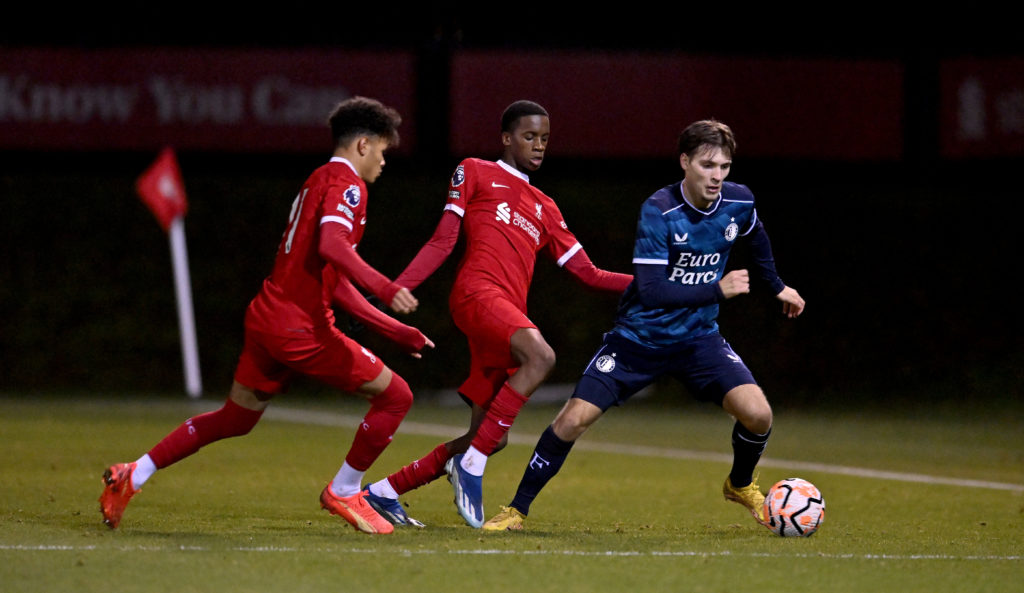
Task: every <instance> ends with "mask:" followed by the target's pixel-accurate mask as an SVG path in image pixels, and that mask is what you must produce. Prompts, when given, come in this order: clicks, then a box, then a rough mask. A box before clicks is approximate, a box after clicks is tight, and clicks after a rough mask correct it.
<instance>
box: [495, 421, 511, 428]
mask: <svg viewBox="0 0 1024 593" xmlns="http://www.w3.org/2000/svg"><path fill="white" fill-rule="evenodd" d="M498 426H500V427H502V428H511V427H512V425H511V424H508V423H507V422H504V421H502V420H498Z"/></svg>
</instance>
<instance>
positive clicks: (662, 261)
mask: <svg viewBox="0 0 1024 593" xmlns="http://www.w3.org/2000/svg"><path fill="white" fill-rule="evenodd" d="M633 263H634V264H661V265H663V266H667V265H668V260H667V259H648V258H646V257H634V258H633Z"/></svg>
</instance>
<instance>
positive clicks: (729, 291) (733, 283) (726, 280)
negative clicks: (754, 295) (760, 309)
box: [718, 270, 750, 299]
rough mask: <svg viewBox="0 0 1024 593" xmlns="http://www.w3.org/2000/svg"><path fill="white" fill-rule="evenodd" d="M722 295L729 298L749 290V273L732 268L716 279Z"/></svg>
mask: <svg viewBox="0 0 1024 593" xmlns="http://www.w3.org/2000/svg"><path fill="white" fill-rule="evenodd" d="M718 288H719V289H720V290H721V291H722V296H723V297H725V298H727V299H731V298H732V297H734V296H737V295H741V294H746V293H748V292H750V273H749V272H747V271H746V270H733V271H731V272H729V273H728V274H726V275H725V276H722V279H721V280H719V281H718Z"/></svg>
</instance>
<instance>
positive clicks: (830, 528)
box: [0, 394, 1024, 593]
mask: <svg viewBox="0 0 1024 593" xmlns="http://www.w3.org/2000/svg"><path fill="white" fill-rule="evenodd" d="M634 404H635V405H634ZM219 405H220V401H219V398H212V399H205V400H201V401H198V402H193V401H189V400H187V399H186V398H185V397H184V396H181V397H180V398H177V397H175V398H172V397H167V396H152V397H139V396H132V397H120V398H115V397H105V398H99V397H97V396H94V395H87V396H80V397H73V396H70V395H68V396H61V397H58V396H34V395H27V394H5V395H0V442H2V447H3V462H2V463H0V479H2V487H0V590H2V591H5V592H8V591H10V592H15V591H17V592H36V591H75V592H91V591H117V592H118V593H124V592H130V591H146V592H159V591H173V592H176V593H181V592H188V591H218V592H220V591H224V592H229V591H231V592H233V591H289V592H293V591H316V592H318V593H322V592H324V591H364V592H365V591H370V592H376V591H387V592H403V591H416V592H421V593H431V592H434V591H438V592H446V593H451V592H458V591H474V592H476V591H481V592H488V591H529V592H531V593H535V592H540V591H558V592H563V591H564V592H572V591H587V592H593V591H738V590H741V589H743V590H780V589H783V590H794V591H856V592H862V591H898V592H900V593H912V592H916V591H922V592H936V591H958V592H959V591H986V592H993V591H994V592H998V591H1019V590H1020V587H1021V583H1022V582H1024V424H1022V422H1021V416H1020V414H1019V413H1017V412H1010V413H1006V411H1005V410H1003V411H1000V412H999V413H992V414H984V413H973V414H962V413H959V412H957V411H956V410H946V411H942V410H931V411H929V412H927V413H922V412H918V411H914V410H911V409H908V410H906V411H894V410H892V409H886V410H864V411H858V412H855V413H854V412H849V411H846V412H843V411H828V410H807V409H804V410H799V411H786V410H782V411H780V410H777V414H776V427H775V432H774V434H773V437H772V441H771V442H770V444H769V448H768V451H767V454H766V457H765V459H764V460H763V463H762V465H761V467H760V468H759V471H760V475H761V484H762V486H763V487H764V488H765V489H767V487H768V486H770V485H771V484H772V483H773V482H775V481H776V480H779V479H782V478H786V477H791V476H798V477H802V478H805V479H808V480H810V481H812V482H814V483H815V484H816V485H817V486H818V487H819V488H820V489H821V491H822V493H823V494H824V496H825V499H826V503H827V515H826V520H825V523H824V525H823V526H822V528H821V530H820V531H819V532H818V533H817V534H815V535H814V536H813V537H810V538H804V539H789V538H786V539H784V538H779V537H777V536H775V535H773V534H771V533H770V532H769V531H767V530H766V529H764V528H763V527H760V526H758V525H757V524H756V523H754V522H753V521H752V520H751V519H750V518H749V516H747V515H746V513H745V511H744V510H743V509H742V508H741V507H740V506H738V505H736V504H732V503H726V502H725V501H723V500H722V495H721V485H722V481H723V480H724V478H725V475H726V473H727V471H728V467H729V463H728V452H729V444H728V438H729V428H730V425H731V421H730V420H729V419H728V417H726V416H725V415H724V414H722V413H721V411H719V410H717V409H715V408H713V407H710V406H701V405H699V404H692V405H690V404H666V403H664V402H645V401H638V402H635V403H631V404H630V405H628V406H625V407H623V408H621V409H613V410H612V411H610V412H609V413H608V414H607V415H606V416H605V418H603V419H602V420H601V421H600V422H599V423H598V424H597V425H596V426H595V427H594V428H593V429H592V430H591V431H590V432H589V433H588V434H586V435H584V437H583V438H582V439H581V440H580V442H579V443H578V445H577V447H576V449H574V451H573V453H572V455H571V456H570V457H569V460H568V461H567V462H566V465H565V467H564V468H563V470H562V472H561V474H559V475H558V476H557V477H556V478H555V479H554V480H553V481H552V482H551V484H550V485H549V486H548V488H547V489H546V490H545V491H544V492H543V493H542V494H541V496H540V497H539V498H538V500H537V501H536V503H535V504H534V506H533V509H532V512H531V515H530V517H529V519H528V520H527V524H526V526H527V530H526V531H524V532H521V533H498V534H492V533H484V532H481V531H478V530H473V529H470V528H469V527H467V526H466V525H465V524H464V523H463V522H462V520H461V519H460V518H459V516H458V515H457V514H456V512H455V510H454V506H453V505H452V503H451V496H452V495H451V489H450V486H449V485H448V483H447V481H445V480H443V479H442V480H439V481H437V482H435V483H433V484H430V485H429V486H426V487H424V488H421V489H419V490H417V491H414V492H411V493H409V494H407V495H406V496H405V497H403V500H405V501H406V502H407V504H408V511H409V513H410V514H411V515H412V516H414V517H416V518H418V519H420V520H422V521H424V522H425V523H426V524H427V525H428V527H427V528H426V529H423V530H411V529H401V530H397V531H396V533H395V534H393V535H391V536H366V535H364V534H360V533H357V532H355V531H354V530H352V529H351V528H350V527H349V526H348V525H347V524H345V523H343V522H342V521H340V520H339V519H338V518H337V517H332V516H330V515H328V514H327V513H326V512H325V511H322V510H320V508H319V503H318V500H317V497H318V495H319V493H320V490H321V488H323V486H324V484H325V483H326V482H327V481H328V480H329V479H330V478H331V477H332V476H333V475H334V472H335V471H336V470H337V467H338V466H339V464H340V463H341V461H342V457H343V455H344V452H345V451H346V450H347V448H348V446H349V444H350V442H351V439H352V434H353V427H354V426H355V421H356V419H357V418H358V417H359V416H361V414H362V412H363V411H365V404H362V403H361V402H359V401H358V400H354V399H348V398H339V397H336V396H333V395H322V396H319V395H318V396H316V397H313V396H311V395H310V394H307V395H304V396H300V395H296V396H287V395H286V396H283V397H282V398H280V400H279V401H277V402H275V404H274V405H272V406H271V409H270V411H268V414H267V416H266V417H265V418H264V420H263V421H262V422H261V423H260V425H259V426H257V427H256V429H255V430H254V431H253V432H252V433H251V434H250V435H248V436H246V437H243V438H239V439H233V440H227V441H222V442H219V443H215V444H213V445H210V446H209V447H207V448H205V449H204V450H202V451H201V452H200V453H199V454H197V455H195V456H193V457H191V458H189V459H186V460H184V461H182V462H181V463H179V464H177V465H175V466H172V467H170V468H168V469H166V470H164V471H161V472H159V473H157V475H156V476H154V478H153V479H152V480H150V482H149V483H148V484H147V485H146V486H145V488H144V489H143V491H142V492H141V493H140V494H138V495H137V496H136V497H135V498H134V499H133V501H132V503H131V505H129V507H128V510H127V511H126V513H125V516H124V519H123V520H122V523H121V527H120V528H119V529H118V530H116V531H111V530H109V529H107V528H106V527H105V526H104V525H103V524H102V522H101V518H100V514H99V510H98V503H97V500H96V499H97V497H98V496H99V493H100V491H101V485H100V475H101V474H102V472H103V469H104V468H105V467H106V466H107V465H109V464H111V463H114V462H119V461H131V460H134V459H135V458H136V457H138V456H139V455H140V454H141V453H143V452H145V451H146V450H147V449H148V448H149V447H151V446H152V445H153V444H155V443H156V441H157V440H159V439H160V438H161V437H163V435H164V434H166V433H167V432H168V431H170V430H171V429H172V428H174V427H175V426H177V425H178V424H180V423H181V422H182V421H183V420H184V419H185V418H187V417H189V416H191V415H193V414H195V413H196V412H198V411H204V410H208V409H212V408H214V407H217V406H219ZM557 409H558V408H557V405H551V404H540V403H536V404H534V403H531V404H529V405H527V406H526V408H525V409H524V411H523V413H522V415H521V416H520V419H519V420H518V421H517V423H516V426H515V427H514V428H513V431H512V437H513V438H512V443H511V444H510V445H509V447H508V448H507V449H506V450H505V451H503V452H501V453H500V454H498V455H496V456H494V457H493V458H492V459H491V461H490V462H489V464H488V468H487V474H486V477H485V480H484V497H485V498H484V502H485V509H486V514H487V515H488V516H490V515H491V514H493V513H494V512H496V511H497V510H498V505H500V504H507V503H508V501H509V500H510V499H511V496H512V494H513V491H514V489H515V486H516V483H517V482H518V480H519V477H520V475H521V474H522V468H523V465H524V463H525V462H526V458H527V456H528V455H529V453H530V451H531V450H532V445H533V443H534V442H535V441H536V438H537V436H538V435H539V434H540V431H541V430H542V429H543V427H544V426H546V425H547V423H548V422H549V421H550V420H551V419H552V418H553V416H554V414H555V413H556V412H557ZM467 419H468V412H467V411H466V410H465V409H463V408H461V407H445V406H441V405H435V404H431V403H421V404H417V405H414V406H413V410H412V412H411V413H410V415H409V417H408V418H407V420H406V422H405V423H404V424H403V425H402V428H401V429H400V430H399V433H398V434H397V435H396V437H395V439H394V442H393V443H392V445H391V446H390V447H389V448H388V450H387V451H386V452H385V453H384V455H383V456H382V457H381V459H380V460H378V462H377V463H376V464H375V465H374V467H373V468H371V469H370V471H369V473H368V476H367V477H368V478H369V479H372V480H376V479H378V478H380V477H383V476H384V475H386V474H387V473H389V472H390V471H393V470H395V469H397V468H398V467H400V466H401V465H404V464H406V463H408V462H409V461H410V460H412V459H414V458H417V457H419V456H420V455H422V454H424V453H426V452H427V451H429V450H430V448H432V447H433V446H434V445H436V444H437V443H438V442H440V441H441V440H444V438H445V437H450V436H456V435H457V434H459V433H460V431H461V429H462V428H463V427H464V426H465V423H466V421H467Z"/></svg>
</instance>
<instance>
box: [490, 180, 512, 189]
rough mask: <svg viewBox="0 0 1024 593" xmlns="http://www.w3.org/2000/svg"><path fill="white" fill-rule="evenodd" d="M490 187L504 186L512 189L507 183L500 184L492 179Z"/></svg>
mask: <svg viewBox="0 0 1024 593" xmlns="http://www.w3.org/2000/svg"><path fill="white" fill-rule="evenodd" d="M491 187H504V188H505V189H512V188H511V187H509V186H507V185H502V184H500V183H495V182H493V181H492V182H491Z"/></svg>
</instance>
